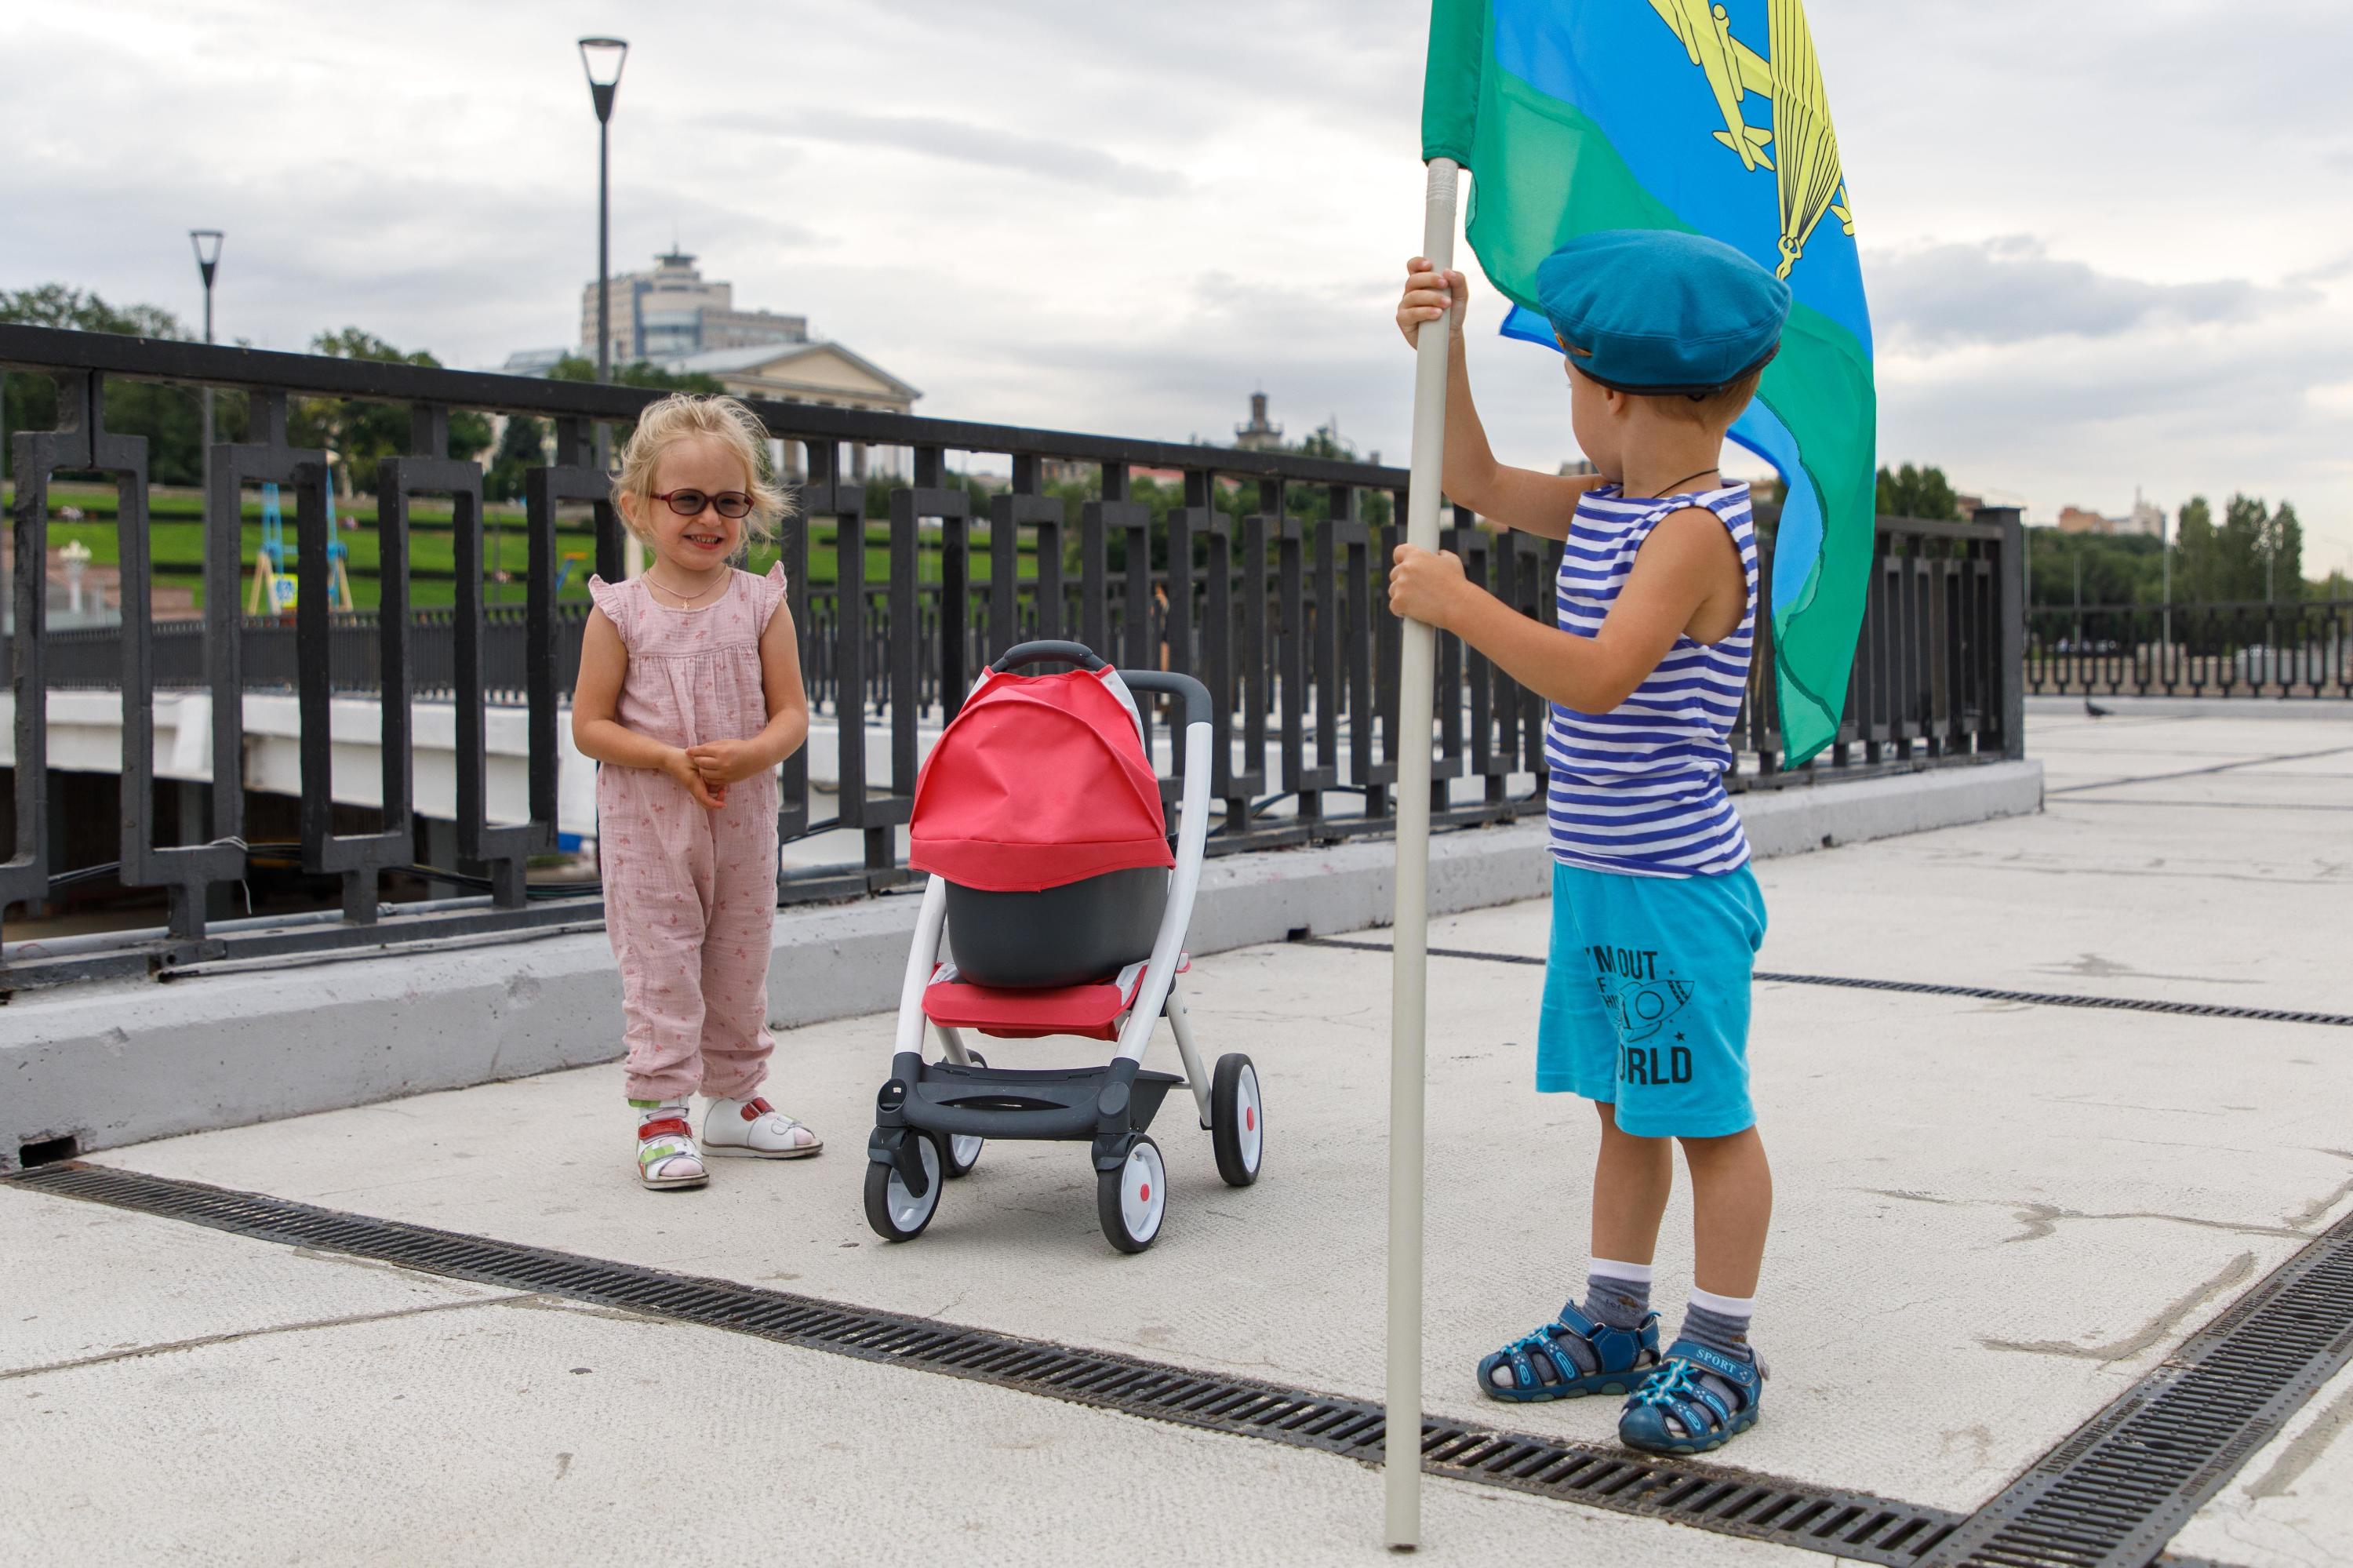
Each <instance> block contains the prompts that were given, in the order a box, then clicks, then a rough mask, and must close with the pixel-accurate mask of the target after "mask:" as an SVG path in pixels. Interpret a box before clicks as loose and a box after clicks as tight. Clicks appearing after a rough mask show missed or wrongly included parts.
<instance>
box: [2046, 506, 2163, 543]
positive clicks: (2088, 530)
mask: <svg viewBox="0 0 2353 1568" xmlns="http://www.w3.org/2000/svg"><path fill="white" fill-rule="evenodd" d="M2059 531H2060V532H2061V533H2062V534H2099V535H2111V536H2113V535H2142V536H2144V537H2147V538H2150V539H2154V538H2157V537H2158V536H2160V535H2163V533H2164V532H2165V509H2164V508H2163V507H2160V506H2158V505H2156V504H2154V503H2150V502H2147V501H2142V500H2140V499H2138V498H2137V497H2136V498H2135V499H2134V501H2133V508H2132V511H2131V512H2130V513H2129V514H2126V515H2125V516H2122V517H2105V516H2103V515H2101V514H2099V513H2097V512H2092V511H2088V510H2086V509H2085V508H2084V507H2081V506H2063V507H2061V508H2060V509H2059Z"/></svg>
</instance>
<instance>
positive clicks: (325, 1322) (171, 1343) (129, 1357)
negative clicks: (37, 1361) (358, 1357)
mask: <svg viewBox="0 0 2353 1568" xmlns="http://www.w3.org/2000/svg"><path fill="white" fill-rule="evenodd" d="M531 1299H532V1298H530V1297H527V1296H491V1297H482V1298H476V1299H472V1300H467V1301H428V1302H427V1303H425V1304H424V1305H423V1306H419V1307H396V1308H392V1309H391V1310H390V1311H386V1312H354V1313H352V1314H350V1315H348V1316H346V1317H342V1318H310V1319H304V1320H303V1321H301V1322H300V1323H270V1324H268V1325H265V1326H264V1327H262V1328H259V1329H236V1330H229V1331H228V1332H226V1333H220V1334H198V1335H197V1336H195V1338H194V1339H189V1340H159V1341H157V1342H156V1343H154V1344H152V1345H133V1346H132V1347H130V1348H129V1349H128V1350H121V1351H107V1352H106V1353H104V1354H103V1355H96V1356H78V1357H76V1358H74V1359H73V1360H72V1361H47V1362H44V1363H43V1364H42V1365H40V1366H37V1367H7V1368H0V1383H11V1382H14V1381H16V1380H17V1379H19V1378H28V1377H46V1376H47V1375H48V1374H49V1373H51V1372H79V1371H81V1370H82V1369H83V1368H84V1367H102V1366H108V1365H111V1364H112V1363H113V1362H116V1361H143V1360H145V1359H146V1358H147V1357H149V1356H168V1355H175V1354H177V1353H178V1352H180V1351H201V1350H206V1349H208V1348H210V1347H212V1346H214V1345H234V1344H237V1343H240V1342H242V1341H244V1340H266V1339H269V1338H270V1337H271V1336H272V1335H276V1334H306V1333H311V1332H312V1331H314V1330H321V1329H351V1328H357V1327H360V1326H362V1325H364V1324H368V1323H394V1322H398V1321H399V1320H400V1319H404V1318H423V1317H427V1316H429V1315H431V1314H433V1313H436V1312H461V1311H467V1310H470V1309H472V1308H478V1307H513V1306H516V1305H519V1304H521V1303H523V1302H526V1301H529V1300H531Z"/></svg>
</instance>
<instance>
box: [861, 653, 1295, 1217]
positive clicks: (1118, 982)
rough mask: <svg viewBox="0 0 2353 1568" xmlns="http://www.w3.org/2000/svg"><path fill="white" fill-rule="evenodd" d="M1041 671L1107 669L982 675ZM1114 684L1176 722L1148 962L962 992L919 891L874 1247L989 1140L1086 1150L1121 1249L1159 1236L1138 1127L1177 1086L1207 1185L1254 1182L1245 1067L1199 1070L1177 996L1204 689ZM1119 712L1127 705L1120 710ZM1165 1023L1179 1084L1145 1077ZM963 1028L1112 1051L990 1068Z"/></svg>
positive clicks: (1251, 1072) (878, 1133) (930, 904)
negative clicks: (1164, 709) (1161, 885)
mask: <svg viewBox="0 0 2353 1568" xmlns="http://www.w3.org/2000/svg"><path fill="white" fill-rule="evenodd" d="M1040 662H1058V663H1069V664H1075V665H1078V666H1079V667H1081V668H1082V669H1084V670H1087V671H1089V672H1102V671H1105V670H1107V669H1108V668H1109V666H1108V665H1106V664H1105V662H1103V660H1102V659H1100V658H1098V657H1097V656H1096V655H1095V654H1094V652H1092V650H1090V649H1088V648H1086V647H1084V646H1083V645H1082V644H1080V643H1076V642H1063V641H1041V642H1026V643H1023V644H1021V645H1020V646H1018V647H1017V648H1014V649H1012V650H1011V651H1010V652H1007V653H1006V654H1005V655H1003V656H1002V657H1001V658H999V659H998V660H997V662H996V663H995V664H993V665H991V666H990V671H991V673H992V674H994V673H1004V672H1007V671H1010V670H1013V669H1017V668H1018V667H1020V666H1022V665H1025V664H1032V663H1040ZM1116 678H1117V679H1118V680H1119V681H1120V682H1122V683H1124V685H1125V686H1126V687H1127V688H1129V689H1131V690H1133V691H1134V692H1137V693H1149V694H1161V695H1166V696H1168V697H1172V698H1175V699H1176V700H1177V702H1179V703H1180V704H1181V705H1182V708H1183V712H1184V727H1183V736H1184V738H1183V743H1182V746H1183V750H1182V756H1183V758H1184V771H1183V779H1184V788H1183V789H1182V792H1181V794H1180V796H1179V800H1178V806H1177V819H1176V822H1177V826H1176V856H1175V859H1176V864H1175V867H1174V869H1172V870H1171V871H1170V872H1168V873H1167V877H1168V884H1167V900H1166V906H1165V907H1164V908H1163V909H1162V910H1161V912H1160V919H1159V923H1158V928H1157V931H1156V933H1155V936H1154V938H1153V941H1152V948H1151V954H1150V957H1149V958H1148V959H1145V961H1143V962H1142V963H1132V964H1129V965H1128V966H1127V967H1126V968H1125V969H1123V970H1121V971H1120V972H1119V973H1118V974H1117V975H1115V976H1107V977H1104V976H1098V977H1093V978H1092V980H1090V981H1089V982H1087V983H1082V984H1078V985H1073V986H1067V987H1060V988H1053V989H1049V990H1039V991H1003V990H990V989H988V988H985V987H980V986H976V985H973V984H970V983H968V982H966V981H965V980H963V979H962V977H960V976H959V975H958V974H957V972H956V970H955V967H954V966H953V965H944V964H942V963H941V961H940V949H941V946H942V942H943V938H944V937H945V936H947V935H949V933H948V930H947V926H948V906H949V903H950V897H949V895H950V885H949V884H948V883H947V882H946V881H945V879H944V878H942V877H940V876H937V875H934V877H933V878H932V879H931V881H930V882H929V883H928V884H927V885H925V887H924V889H923V906H922V909H921V911H920V913H919V914H918V915H917V916H916V922H915V933H914V939H913V943H912V944H911V946H910V948H909V950H908V954H907V969H906V975H905V979H904V981H903V983H902V988H901V991H900V1000H899V1021H898V1034H897V1040H896V1043H895V1045H894V1049H893V1053H892V1064H891V1077H890V1081H889V1082H887V1083H885V1084H884V1085H883V1086H882V1088H881V1093H880V1094H879V1095H878V1096H877V1097H876V1100H875V1117H874V1130H873V1134H872V1136H871V1139H869V1140H868V1144H867V1156H868V1160H869V1161H870V1163H869V1166H868V1169H867V1173H866V1214H867V1219H868V1221H869V1223H870V1224H871V1225H872V1226H873V1228H874V1230H875V1231H876V1232H877V1233H878V1234H881V1236H883V1237H884V1238H885V1239H887V1240H892V1241H907V1240H912V1239H913V1237H915V1236H916V1235H919V1234H922V1233H923V1229H924V1228H925V1227H926V1226H927V1225H928V1224H930V1223H931V1220H932V1216H933V1215H934V1213H936V1212H937V1208H938V1202H939V1197H940V1191H941V1185H942V1183H943V1181H944V1180H947V1179H951V1178H955V1177H960V1176H963V1175H965V1173H966V1172H968V1171H970V1170H971V1169H972V1168H973V1165H974V1163H975V1161H976V1160H978V1159H979V1156H980V1150H981V1145H982V1143H983V1141H984V1140H986V1139H993V1138H994V1139H1023V1140H1053V1141H1071V1142H1077V1141H1085V1142H1086V1143H1088V1144H1089V1146H1090V1154H1091V1156H1092V1160H1093V1163H1094V1167H1095V1171H1096V1210H1097V1217H1098V1218H1099V1219H1100V1220H1101V1222H1102V1224H1103V1232H1104V1234H1105V1235H1106V1236H1107V1237H1108V1238H1109V1239H1110V1241H1111V1243H1112V1245H1113V1246H1115V1247H1117V1248H1119V1249H1120V1250H1121V1251H1123V1252H1141V1251H1142V1250H1144V1248H1145V1247H1147V1246H1149V1245H1152V1243H1153V1242H1154V1241H1155V1240H1156V1239H1158V1236H1159V1233H1160V1228H1161V1221H1162V1218H1163V1216H1164V1214H1165V1213H1166V1170H1165V1167H1164V1165H1163V1163H1162V1160H1161V1157H1160V1151H1159V1149H1158V1147H1157V1146H1156V1145H1155V1143H1154V1142H1153V1140H1152V1139H1151V1138H1150V1137H1149V1136H1148V1132H1147V1129H1148V1128H1150V1127H1151V1125H1152V1121H1153V1118H1155V1116H1156V1115H1157V1114H1158V1112H1159V1109H1160V1106H1161V1103H1162V1101H1163V1100H1164V1099H1165V1098H1166V1096H1167V1094H1168V1092H1169V1091H1170V1090H1171V1089H1173V1088H1175V1087H1176V1086H1179V1085H1180V1084H1181V1085H1186V1086H1189V1087H1190V1088H1191V1090H1192V1093H1193V1100H1194V1106H1195V1109H1196V1110H1197V1112H1198V1116H1199V1119H1200V1124H1201V1127H1202V1128H1203V1129H1204V1130H1206V1131H1208V1132H1209V1133H1210V1134H1211V1138H1212V1142H1213V1144H1214V1146H1215V1150H1216V1154H1217V1160H1218V1169H1219V1175H1220V1176H1222V1177H1223V1178H1224V1179H1225V1180H1226V1181H1228V1182H1229V1183H1230V1184H1232V1185H1235V1186H1248V1185H1250V1183H1251V1182H1253V1181H1256V1180H1257V1179H1258V1170H1259V1163H1260V1156H1261V1151H1262V1149H1263V1144H1264V1134H1265V1121H1264V1115H1263V1110H1262V1107H1261V1105H1260V1099H1259V1087H1258V1075H1257V1070H1256V1068H1255V1067H1254V1066H1252V1065H1251V1064H1250V1059H1249V1058H1248V1057H1247V1056H1243V1055H1240V1054H1229V1055H1227V1056H1224V1057H1222V1058H1220V1059H1219V1063H1218V1065H1217V1069H1216V1071H1215V1073H1214V1074H1211V1073H1209V1072H1206V1071H1204V1068H1203V1063H1202V1058H1201V1055H1200V1053H1199V1051H1198V1048H1197V1046H1196V1044H1195V1043H1194V1039H1193V1031H1192V1027H1191V1022H1190V1020H1189V1019H1188V1018H1187V1014H1186V1011H1185V1003H1184V1001H1183V998H1182V997H1181V996H1180V995H1179V993H1178V991H1177V988H1176V980H1177V977H1178V974H1179V973H1180V971H1181V970H1182V969H1184V967H1185V955H1184V940H1185V932H1186V927H1187V924H1188V922H1189V921H1190V920H1191V918H1192V912H1193V899H1194V895H1195V893H1196V892H1197V891H1198V887H1199V885H1200V877H1201V863H1202V860H1203V858H1204V852H1205V848H1206V845H1207V842H1208V815H1209V813H1208V803H1209V800H1208V798H1209V771H1210V769H1209V764H1210V747H1211V729H1210V715H1209V694H1208V688H1207V687H1205V686H1203V685H1202V684H1201V683H1200V682H1198V681H1197V680H1195V679H1193V678H1192V677H1191V676H1189V675H1181V674H1170V673H1161V672H1157V671H1137V672H1127V671H1120V672H1117V673H1116ZM1128 704H1129V706H1130V707H1131V709H1132V708H1133V707H1134V702H1133V699H1132V698H1131V699H1128ZM1139 729H1140V725H1139ZM1146 759H1147V762H1148V761H1149V756H1148V753H1147V758H1146ZM1164 1017H1165V1018H1166V1019H1167V1020H1168V1022H1169V1027H1170V1031H1171V1033H1173V1034H1174V1035H1175V1036H1176V1051H1177V1055H1178V1058H1179V1060H1180V1062H1181V1063H1182V1065H1183V1067H1184V1075H1183V1076H1182V1077H1179V1076H1177V1075H1176V1074H1173V1073H1163V1072H1155V1071H1153V1070H1151V1069H1149V1068H1146V1067H1145V1065H1143V1064H1144V1053H1145V1046H1146V1045H1147V1044H1149V1042H1150V1040H1151V1037H1152V1033H1153V1030H1154V1028H1155V1025H1156V1023H1157V1022H1158V1021H1159V1020H1160V1019H1162V1018H1164ZM966 1028H973V1029H976V1030H978V1031H979V1032H982V1033H989V1034H992V1035H997V1036H1002V1037H1010V1038H1025V1037H1039V1036H1043V1035H1048V1034H1077V1035H1081V1036H1083V1037H1090V1038H1094V1039H1101V1040H1105V1041H1109V1042H1112V1043H1113V1044H1115V1047H1116V1048H1115V1050H1114V1052H1113V1055H1112V1058H1111V1060H1110V1061H1109V1062H1108V1063H1106V1064H1104V1065H1103V1066H1100V1067H1070V1068H1050V1069H1043V1070H1038V1069H1026V1070H1025V1069H1015V1068H1003V1067H992V1066H990V1065H988V1064H987V1060H986V1059H985V1058H983V1057H982V1056H981V1055H980V1054H978V1053H976V1052H975V1051H973V1050H971V1049H970V1048H969V1047H968V1046H967V1045H966V1044H965V1029H966ZM927 1029H928V1030H929V1031H930V1032H932V1033H936V1034H937V1036H938V1037H939V1040H940V1044H941V1046H942V1049H943V1052H944V1059H942V1060H939V1061H935V1062H927V1061H926V1060H925V1059H924V1055H923V1036H924V1033H926V1030H927Z"/></svg>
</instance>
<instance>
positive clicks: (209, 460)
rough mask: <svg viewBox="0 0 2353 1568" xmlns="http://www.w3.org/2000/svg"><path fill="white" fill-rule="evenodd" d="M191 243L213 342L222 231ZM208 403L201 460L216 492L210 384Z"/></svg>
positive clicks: (196, 234) (204, 232) (198, 232)
mask: <svg viewBox="0 0 2353 1568" xmlns="http://www.w3.org/2000/svg"><path fill="white" fill-rule="evenodd" d="M188 243H189V244H190V245H192V246H194V247H195V252H196V270H197V271H199V272H201V273H203V274H204V279H205V341H206V343H210V342H212V340H213V274H214V272H215V271H216V270H218V269H219V267H220V253H221V231H220V230H219V229H217V228H192V229H190V230H188ZM201 398H202V401H203V404H204V426H203V429H202V431H201V432H200V434H199V437H198V441H199V446H198V450H197V461H199V462H200V463H201V464H202V465H203V469H204V477H205V493H206V495H210V494H211V493H212V481H213V389H212V387H210V386H209V385H207V386H206V387H205V388H204V391H203V393H202V395H201Z"/></svg>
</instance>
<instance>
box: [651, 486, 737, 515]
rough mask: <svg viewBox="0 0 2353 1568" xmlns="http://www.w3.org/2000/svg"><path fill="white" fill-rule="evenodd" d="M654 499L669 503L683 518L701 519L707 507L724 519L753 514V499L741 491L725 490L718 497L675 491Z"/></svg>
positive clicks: (673, 510) (689, 491)
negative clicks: (703, 510)
mask: <svg viewBox="0 0 2353 1568" xmlns="http://www.w3.org/2000/svg"><path fill="white" fill-rule="evenodd" d="M654 499H655V500H656V501H659V502H663V503H667V504H668V505H669V507H670V510H671V511H672V512H675V513H677V514H679V515H680V516H681V517H700V516H702V509H703V508H704V507H706V506H708V507H710V508H711V509H712V511H714V512H716V513H718V514H719V515H721V516H722V517H747V516H749V515H751V512H752V498H751V497H750V496H748V495H746V494H744V493H743V492H742V491H740V490H723V491H721V492H720V493H718V494H716V495H706V494H704V493H702V491H699V490H673V491H671V492H670V493H668V494H667V495H664V494H660V493H657V494H656V495H655V496H654Z"/></svg>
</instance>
